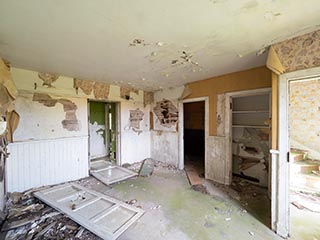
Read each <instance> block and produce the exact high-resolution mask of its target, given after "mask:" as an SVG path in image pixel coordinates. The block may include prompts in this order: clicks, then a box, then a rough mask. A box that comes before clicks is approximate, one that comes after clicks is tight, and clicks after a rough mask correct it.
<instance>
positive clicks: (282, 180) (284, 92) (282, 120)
mask: <svg viewBox="0 0 320 240" xmlns="http://www.w3.org/2000/svg"><path fill="white" fill-rule="evenodd" d="M319 77H320V67H316V68H310V69H306V70H299V71H295V72H290V73H285V74H282V75H280V76H279V109H278V116H279V126H278V127H279V129H278V130H279V151H278V152H277V150H274V151H275V153H276V154H279V159H278V161H277V162H276V163H274V164H275V166H276V171H273V172H274V174H276V175H275V176H274V178H275V179H276V181H275V183H274V185H273V189H274V190H273V191H272V193H273V195H274V196H273V197H274V198H275V202H274V204H273V206H272V208H273V209H272V210H273V213H272V218H273V219H272V228H273V230H274V231H275V232H276V233H277V234H278V235H280V236H282V237H288V236H289V233H290V203H289V163H288V154H289V147H290V146H289V123H288V120H289V109H288V106H289V84H290V81H295V80H312V79H319ZM275 159H277V158H276V157H275Z"/></svg>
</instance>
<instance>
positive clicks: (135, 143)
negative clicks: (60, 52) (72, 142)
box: [11, 68, 151, 164]
mask: <svg viewBox="0 0 320 240" xmlns="http://www.w3.org/2000/svg"><path fill="white" fill-rule="evenodd" d="M11 74H12V78H13V80H14V82H15V84H16V85H17V88H18V91H19V96H18V99H17V100H16V102H15V105H16V108H17V111H18V112H19V114H20V115H21V124H20V125H19V126H18V129H17V131H16V132H15V136H14V137H15V141H30V140H42V139H57V138H65V137H75V138H76V137H80V136H88V117H87V114H88V113H87V111H88V108H87V101H88V99H92V100H94V99H96V98H95V95H94V92H93V91H92V92H88V91H87V92H84V91H83V90H82V89H81V88H78V90H77V91H76V89H75V88H74V79H73V78H69V77H64V76H60V77H59V78H58V79H57V80H56V81H54V82H53V83H52V84H51V87H48V86H45V85H43V80H42V79H40V78H39V77H38V73H37V72H34V71H30V70H25V69H18V68H12V70H11ZM108 91H109V92H108V98H107V99H101V98H100V97H101V96H102V95H99V96H100V97H99V100H109V101H113V102H119V103H120V109H121V110H120V111H121V112H120V121H121V129H120V134H121V148H120V151H121V164H124V163H133V162H137V161H141V160H143V159H144V158H148V157H150V156H151V143H150V138H151V137H150V131H149V112H150V104H148V105H146V106H145V105H144V92H143V91H141V90H139V91H136V90H135V91H130V92H129V94H130V99H129V100H126V99H123V98H121V95H120V86H116V85H110V86H109V88H108ZM34 93H41V94H48V95H49V96H51V97H52V98H54V99H68V100H70V101H71V102H74V103H75V104H76V106H77V110H76V116H77V119H78V121H79V122H80V123H81V129H80V130H79V131H68V130H67V129H64V128H63V126H62V124H61V121H62V120H64V119H65V118H66V112H65V111H64V109H63V105H62V104H55V105H54V106H52V107H47V106H45V105H44V104H43V103H39V102H34V101H32V98H33V94H34ZM88 93H89V94H88ZM137 108H139V109H140V110H141V111H143V113H144V115H143V120H142V121H141V122H140V128H141V130H142V132H141V134H139V135H138V133H137V132H135V131H133V130H132V129H130V128H127V126H128V124H129V118H130V110H136V109H137Z"/></svg>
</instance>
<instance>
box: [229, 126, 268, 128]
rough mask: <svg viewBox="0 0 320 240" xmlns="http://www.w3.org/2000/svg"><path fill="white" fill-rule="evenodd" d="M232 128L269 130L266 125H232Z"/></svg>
mask: <svg viewBox="0 0 320 240" xmlns="http://www.w3.org/2000/svg"><path fill="white" fill-rule="evenodd" d="M232 127H234V128H270V126H268V125H232Z"/></svg>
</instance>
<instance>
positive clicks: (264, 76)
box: [187, 67, 271, 136]
mask: <svg viewBox="0 0 320 240" xmlns="http://www.w3.org/2000/svg"><path fill="white" fill-rule="evenodd" d="M187 86H188V87H189V88H190V89H191V91H192V93H191V95H189V96H188V98H196V97H204V96H208V97H209V124H210V132H209V133H210V135H213V136H214V135H216V132H217V125H216V111H217V95H218V94H223V93H227V92H235V91H243V90H252V89H257V88H266V87H271V71H270V70H269V69H268V68H266V67H258V68H253V69H249V70H245V71H241V72H236V73H230V74H226V75H222V76H219V77H214V78H210V79H206V80H201V81H198V82H193V83H189V84H187Z"/></svg>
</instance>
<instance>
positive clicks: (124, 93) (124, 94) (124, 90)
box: [120, 86, 139, 100]
mask: <svg viewBox="0 0 320 240" xmlns="http://www.w3.org/2000/svg"><path fill="white" fill-rule="evenodd" d="M131 92H133V93H135V94H137V95H138V94H139V90H137V89H134V88H132V87H123V86H121V87H120V97H121V98H123V99H126V100H129V99H130V93H131Z"/></svg>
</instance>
